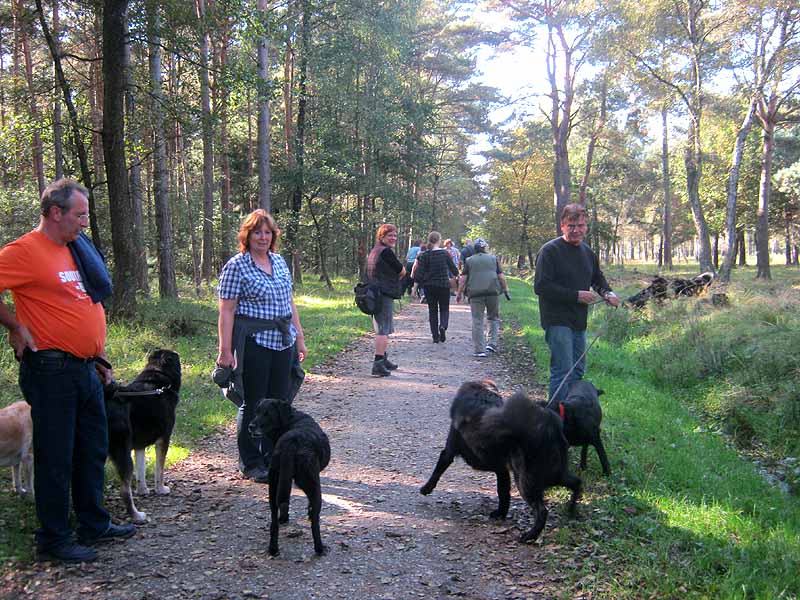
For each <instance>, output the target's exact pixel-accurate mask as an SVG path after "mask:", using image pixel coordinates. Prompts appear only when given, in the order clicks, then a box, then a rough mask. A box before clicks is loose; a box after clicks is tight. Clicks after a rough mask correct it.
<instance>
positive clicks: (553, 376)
mask: <svg viewBox="0 0 800 600" xmlns="http://www.w3.org/2000/svg"><path fill="white" fill-rule="evenodd" d="M544 339H545V340H546V341H547V345H548V346H549V348H550V393H549V394H548V396H547V397H548V399H550V398H552V397H553V394H554V393H555V391H556V389H558V386H559V385H561V382H562V381H563V380H564V378H565V377H566V376H567V373H569V370H570V369H572V365H575V363H576V362H577V364H576V365H575V368H574V369H573V370H572V373H570V375H569V378H568V379H567V382H566V383H565V384H564V385H563V386H561V389H560V390H559V391H558V399H557V400H556V401H557V402H561V401H563V400H564V399H565V398H566V397H567V390H568V389H569V386H570V384H571V383H572V382H573V381H578V380H579V379H582V378H583V373H584V372H585V371H586V357H585V356H584V357H582V358H581V355H582V354H583V352H584V350H586V330H585V329H583V330H581V331H575V330H574V329H571V328H570V327H565V326H563V325H551V326H550V327H548V328H547V329H546V330H545V334H544ZM579 358H580V360H578V359H579Z"/></svg>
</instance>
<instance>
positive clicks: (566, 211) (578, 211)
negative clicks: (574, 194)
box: [561, 202, 586, 223]
mask: <svg viewBox="0 0 800 600" xmlns="http://www.w3.org/2000/svg"><path fill="white" fill-rule="evenodd" d="M581 217H583V218H586V207H585V206H583V205H582V204H577V203H575V202H573V203H572V204H567V205H566V206H565V207H564V208H562V209H561V222H562V223H567V222H569V221H577V220H578V219H580V218H581Z"/></svg>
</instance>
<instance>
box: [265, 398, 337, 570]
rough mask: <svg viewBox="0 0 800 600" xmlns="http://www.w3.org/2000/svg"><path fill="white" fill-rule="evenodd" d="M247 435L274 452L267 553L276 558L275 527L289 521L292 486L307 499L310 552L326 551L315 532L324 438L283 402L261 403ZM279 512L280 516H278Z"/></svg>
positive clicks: (327, 454)
mask: <svg viewBox="0 0 800 600" xmlns="http://www.w3.org/2000/svg"><path fill="white" fill-rule="evenodd" d="M249 432H250V435H251V436H253V437H255V438H259V437H266V438H269V439H270V440H271V441H272V443H273V444H274V446H275V448H274V450H273V452H272V462H271V463H270V466H269V509H270V515H271V519H272V520H271V522H270V525H269V553H270V555H272V556H275V555H277V554H278V552H279V550H278V523H279V522H280V523H286V522H287V521H288V520H289V498H290V497H291V494H292V482H294V483H296V484H297V487H299V488H300V489H301V490H303V492H304V493H305V495H306V497H307V498H308V518H309V520H310V521H311V534H312V536H313V537H314V551H315V552H316V553H317V554H324V553H325V551H326V548H325V546H324V545H323V543H322V537H321V536H320V532H319V516H320V511H321V510H322V486H321V484H320V478H319V474H320V472H321V471H322V470H323V469H324V468H325V467H327V466H328V462H330V459H331V446H330V442H329V441H328V436H327V435H325V432H324V431H322V429H321V428H320V426H319V425H318V424H317V422H316V421H314V419H312V418H311V417H310V416H309V415H307V414H306V413H304V412H300V411H299V410H296V409H294V408H293V407H292V405H291V404H289V403H288V402H286V401H284V400H275V399H269V398H268V399H264V400H261V402H259V403H258V406H257V407H256V415H255V417H254V418H253V421H252V422H251V423H250V428H249ZM279 511H280V516H279V514H278V513H279Z"/></svg>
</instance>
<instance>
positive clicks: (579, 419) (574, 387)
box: [542, 381, 611, 475]
mask: <svg viewBox="0 0 800 600" xmlns="http://www.w3.org/2000/svg"><path fill="white" fill-rule="evenodd" d="M602 394H603V390H598V389H597V388H596V387H595V386H594V385H592V384H591V383H590V382H588V381H576V382H574V383H572V384H570V386H569V390H568V391H567V397H566V398H565V399H564V401H563V402H552V403H551V404H550V405H549V408H550V409H551V410H553V411H554V412H556V413H558V414H559V416H560V417H561V420H562V422H563V424H564V437H566V438H567V441H568V442H569V445H570V446H581V469H585V468H586V458H587V453H588V450H589V446H594V449H595V450H596V451H597V456H598V458H599V459H600V464H601V465H602V467H603V474H604V475H610V474H611V467H610V466H609V464H608V456H606V449H605V447H604V446H603V440H602V438H601V437H600V423H601V422H602V420H603V409H602V408H601V407H600V396H601V395H602ZM542 404H544V403H542Z"/></svg>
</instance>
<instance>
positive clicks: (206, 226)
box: [196, 0, 214, 283]
mask: <svg viewBox="0 0 800 600" xmlns="http://www.w3.org/2000/svg"><path fill="white" fill-rule="evenodd" d="M196 2H197V3H196V8H197V18H198V20H199V21H200V28H201V39H200V65H199V69H200V73H199V75H200V104H201V108H202V113H203V117H202V119H203V123H202V129H203V259H202V269H201V272H202V277H203V280H204V281H205V282H206V283H209V282H210V281H211V271H212V266H213V260H214V129H213V124H212V122H211V119H212V115H211V90H210V89H209V83H208V48H209V36H208V24H207V23H206V4H205V0H196Z"/></svg>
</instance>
